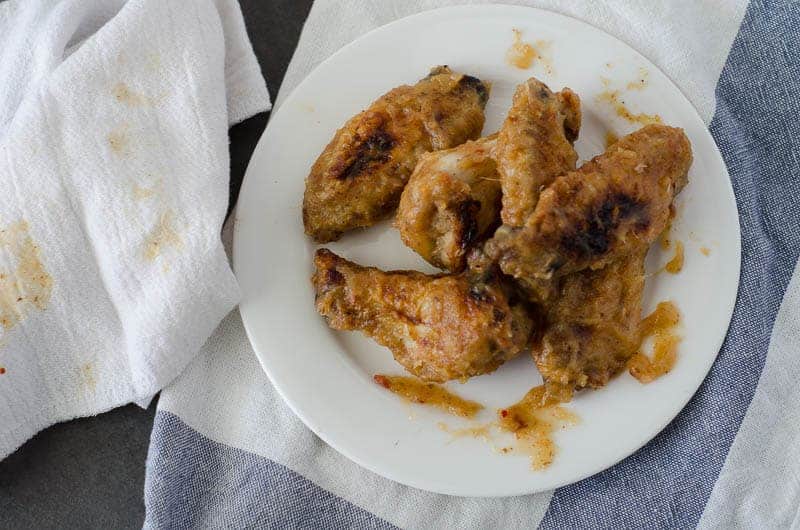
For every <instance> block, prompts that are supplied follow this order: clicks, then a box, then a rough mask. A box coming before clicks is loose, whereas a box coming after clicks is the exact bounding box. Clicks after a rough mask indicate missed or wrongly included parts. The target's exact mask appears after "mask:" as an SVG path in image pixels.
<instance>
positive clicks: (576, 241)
mask: <svg viewBox="0 0 800 530" xmlns="http://www.w3.org/2000/svg"><path fill="white" fill-rule="evenodd" d="M691 163H692V150H691V145H690V144H689V140H688V138H687V137H686V135H685V134H684V132H683V130H682V129H676V128H673V127H667V126H665V125H648V126H646V127H644V128H642V129H640V130H638V131H636V132H634V133H632V134H629V135H628V136H625V137H623V138H622V139H620V140H619V141H618V142H617V143H615V144H614V145H612V146H611V147H609V149H608V150H607V151H606V152H605V153H604V154H602V155H600V156H598V157H595V158H594V159H593V160H591V161H589V162H587V163H586V164H584V165H583V166H582V167H581V168H580V170H578V171H575V172H570V173H567V174H566V175H563V176H561V177H559V178H557V179H556V180H555V181H554V182H553V183H552V184H551V185H550V186H549V187H548V188H547V189H545V190H544V191H543V192H542V193H541V196H540V199H539V203H538V204H537V205H536V209H535V210H534V212H533V214H532V215H531V216H530V217H529V218H528V219H527V221H526V222H525V226H523V227H521V228H513V227H509V226H502V227H500V228H499V229H498V230H497V231H496V232H495V234H494V236H493V238H492V239H491V240H490V241H488V242H487V244H486V252H487V254H488V255H489V256H490V257H491V258H492V259H493V260H495V261H496V262H497V263H498V264H499V265H500V268H501V269H502V270H503V272H504V273H506V274H508V275H509V276H512V277H514V278H516V279H517V280H518V281H519V282H520V283H521V284H522V285H523V286H525V287H526V288H528V290H530V291H534V293H536V294H537V295H539V296H546V293H544V294H542V292H543V291H546V289H542V285H548V283H547V282H549V281H551V280H553V279H555V278H558V277H561V276H565V275H567V274H570V273H574V272H577V271H580V270H583V269H587V268H590V269H601V268H602V267H604V266H606V265H608V264H609V263H611V262H613V261H616V260H618V259H620V258H623V257H625V256H626V255H628V254H630V253H631V252H633V251H635V250H638V249H640V248H641V247H642V246H645V247H646V246H647V245H649V244H650V243H652V242H653V241H654V240H655V239H656V237H657V236H658V234H660V233H661V232H662V231H663V230H664V228H665V226H666V224H667V221H668V219H669V216H670V207H671V205H672V200H673V198H674V197H675V195H676V194H677V193H678V192H679V191H680V190H681V189H682V188H683V186H684V185H685V184H686V182H687V173H688V170H689V166H690V165H691Z"/></svg>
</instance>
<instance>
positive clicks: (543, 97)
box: [497, 77, 581, 227]
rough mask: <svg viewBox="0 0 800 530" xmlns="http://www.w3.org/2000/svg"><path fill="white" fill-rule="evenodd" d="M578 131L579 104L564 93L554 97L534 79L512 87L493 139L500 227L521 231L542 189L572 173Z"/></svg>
mask: <svg viewBox="0 0 800 530" xmlns="http://www.w3.org/2000/svg"><path fill="white" fill-rule="evenodd" d="M580 126H581V104H580V99H579V98H578V95H577V94H575V93H574V92H572V91H571V90H570V89H569V88H565V89H564V90H562V91H561V92H559V93H557V94H554V93H553V92H551V91H550V89H549V88H548V87H547V85H545V84H544V83H542V82H541V81H539V80H537V79H536V78H533V77H532V78H530V79H528V80H527V81H526V82H524V83H522V84H521V85H519V86H518V87H517V90H516V92H515V93H514V99H513V102H512V104H511V109H510V110H509V111H508V116H507V117H506V120H505V122H504V123H503V126H502V128H501V129H500V134H499V137H498V139H497V165H498V170H499V172H500V177H501V182H502V186H503V211H502V216H503V223H504V224H506V225H509V226H513V227H518V226H522V225H523V224H524V223H525V220H526V219H527V218H528V217H529V216H530V215H531V213H533V210H534V208H535V207H536V203H537V202H538V201H539V193H540V191H541V189H542V188H544V187H545V186H548V185H549V184H550V183H551V182H553V180H554V179H555V178H556V177H558V176H559V175H563V174H564V173H566V172H568V171H572V170H574V169H575V162H576V161H577V160H578V155H577V153H575V149H573V148H572V142H574V141H575V139H577V137H578V132H579V131H580Z"/></svg>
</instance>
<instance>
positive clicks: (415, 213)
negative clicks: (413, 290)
mask: <svg viewBox="0 0 800 530" xmlns="http://www.w3.org/2000/svg"><path fill="white" fill-rule="evenodd" d="M496 139H497V138H496V135H492V136H490V137H487V138H481V139H480V140H476V141H474V142H467V143H465V144H462V145H460V146H458V147H455V148H453V149H448V150H445V151H434V152H432V153H428V154H425V155H423V156H422V158H421V160H420V162H419V164H417V167H416V169H414V173H412V175H411V179H410V180H409V181H408V185H407V186H406V189H405V190H403V195H402V196H401V197H400V206H399V207H398V209H397V218H396V220H395V226H396V227H397V229H398V230H399V231H400V236H401V237H402V239H403V242H404V243H405V244H406V245H408V246H409V247H410V248H412V249H414V250H415V251H416V252H417V253H418V254H419V255H420V256H422V257H423V258H425V259H426V260H427V261H428V262H429V263H431V264H432V265H434V266H436V267H439V268H441V269H447V270H449V271H451V272H461V271H462V270H464V267H465V266H466V255H467V252H468V251H469V249H470V248H472V247H473V245H474V244H475V243H476V242H478V241H480V240H482V239H483V238H484V236H485V235H486V234H487V233H489V232H490V231H491V230H493V229H494V228H496V227H497V225H498V224H499V214H500V180H499V176H498V174H497V165H496V164H495V161H494V159H493V158H492V154H493V153H492V151H493V149H494V147H495V143H496Z"/></svg>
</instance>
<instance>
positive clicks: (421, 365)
mask: <svg viewBox="0 0 800 530" xmlns="http://www.w3.org/2000/svg"><path fill="white" fill-rule="evenodd" d="M314 262H315V265H316V273H315V274H314V276H313V278H312V283H313V284H314V289H315V291H316V306H317V311H318V312H319V313H320V314H321V315H322V316H324V317H325V318H326V320H327V322H328V325H329V326H330V327H332V328H334V329H340V330H360V331H362V332H363V333H365V334H366V335H368V336H370V337H372V338H373V339H375V340H376V341H377V342H378V343H379V344H382V345H384V346H386V347H388V348H389V349H390V350H391V351H392V353H393V354H394V358H395V359H396V360H397V361H398V362H399V363H400V364H402V365H403V366H404V367H405V368H406V370H408V371H409V372H411V373H412V374H414V375H416V376H417V377H419V378H421V379H425V380H427V381H436V382H442V381H447V380H449V379H464V378H467V377H471V376H474V375H480V374H485V373H488V372H491V371H493V370H495V369H496V368H497V367H498V366H500V365H501V364H502V363H503V362H505V361H507V360H508V359H510V358H512V357H514V356H516V355H517V354H518V353H520V351H522V350H523V348H525V346H526V345H527V343H528V339H529V337H530V335H531V332H532V329H533V323H532V322H531V320H530V318H529V317H528V314H527V311H526V309H525V307H523V305H522V302H521V301H519V300H515V299H514V297H513V294H512V293H510V292H509V291H508V290H507V289H506V287H505V285H503V284H502V281H501V280H500V279H499V277H498V275H497V274H494V273H493V271H492V270H491V269H490V270H487V271H483V274H480V275H469V276H468V275H467V274H460V275H437V276H428V275H425V274H422V273H419V272H414V271H394V272H384V271H381V270H378V269H376V268H373V267H362V266H360V265H357V264H355V263H352V262H350V261H347V260H345V259H343V258H341V257H339V256H337V255H336V254H334V253H332V252H330V251H329V250H326V249H321V250H318V251H317V253H316V256H315V258H314Z"/></svg>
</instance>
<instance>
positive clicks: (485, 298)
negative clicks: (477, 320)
mask: <svg viewBox="0 0 800 530" xmlns="http://www.w3.org/2000/svg"><path fill="white" fill-rule="evenodd" d="M469 297H470V298H472V299H473V300H475V301H476V302H479V303H481V302H486V303H493V302H494V296H493V295H492V293H490V292H489V289H487V287H486V285H485V284H481V283H478V284H475V285H473V286H472V287H470V288H469Z"/></svg>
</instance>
